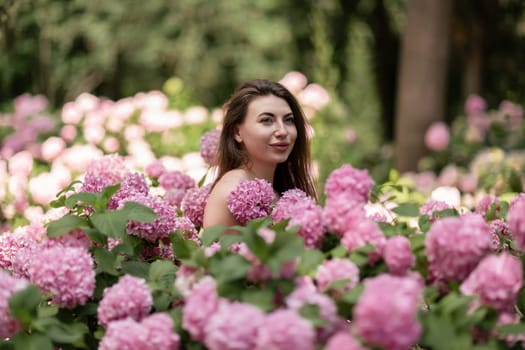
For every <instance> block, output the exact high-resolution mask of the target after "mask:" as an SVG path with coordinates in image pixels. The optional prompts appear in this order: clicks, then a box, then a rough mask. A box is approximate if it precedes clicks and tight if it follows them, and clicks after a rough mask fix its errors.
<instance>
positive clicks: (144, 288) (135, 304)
mask: <svg viewBox="0 0 525 350" xmlns="http://www.w3.org/2000/svg"><path fill="white" fill-rule="evenodd" d="M152 305H153V297H152V295H151V290H150V289H149V287H148V285H147V284H146V281H145V280H144V279H142V278H138V277H134V276H130V275H124V276H122V277H121V278H120V279H119V281H118V282H117V283H116V284H114V285H112V286H111V287H108V288H106V289H104V293H103V296H102V299H101V300H100V303H99V304H98V309H97V316H98V323H99V324H100V325H101V326H103V327H107V325H108V324H109V323H110V322H113V321H116V320H121V319H125V318H128V317H131V318H132V319H134V320H135V321H140V320H141V319H143V318H144V317H145V316H146V315H148V314H149V312H150V310H151V307H152Z"/></svg>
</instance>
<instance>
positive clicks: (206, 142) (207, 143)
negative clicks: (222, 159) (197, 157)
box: [200, 129, 221, 166]
mask: <svg viewBox="0 0 525 350" xmlns="http://www.w3.org/2000/svg"><path fill="white" fill-rule="evenodd" d="M220 138H221V131H220V130H219V129H215V130H211V131H208V132H206V133H204V135H202V137H201V140H200V154H201V157H202V159H204V161H205V162H206V163H208V164H209V165H211V166H215V165H217V149H218V148H219V139H220Z"/></svg>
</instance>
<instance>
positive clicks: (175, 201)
mask: <svg viewBox="0 0 525 350" xmlns="http://www.w3.org/2000/svg"><path fill="white" fill-rule="evenodd" d="M186 191H188V190H181V189H179V188H171V189H169V190H167V191H166V193H165V194H164V196H163V197H162V198H163V199H164V200H165V201H166V202H168V203H169V204H170V205H171V206H173V207H174V208H179V207H180V206H181V204H182V200H183V199H184V196H185V195H186Z"/></svg>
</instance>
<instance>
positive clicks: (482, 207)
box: [476, 194, 501, 217]
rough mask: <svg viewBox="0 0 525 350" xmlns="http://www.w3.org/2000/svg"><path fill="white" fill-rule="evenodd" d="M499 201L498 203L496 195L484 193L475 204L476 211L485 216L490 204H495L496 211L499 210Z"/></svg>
mask: <svg viewBox="0 0 525 350" xmlns="http://www.w3.org/2000/svg"><path fill="white" fill-rule="evenodd" d="M499 203H500V200H499V198H498V197H495V196H492V195H489V194H487V195H484V196H483V197H482V198H481V199H480V200H479V201H478V203H477V204H476V213H478V214H480V215H483V216H484V217H486V216H487V212H488V211H489V209H490V207H491V206H492V204H496V207H495V210H496V211H501V206H499V205H498V204H499Z"/></svg>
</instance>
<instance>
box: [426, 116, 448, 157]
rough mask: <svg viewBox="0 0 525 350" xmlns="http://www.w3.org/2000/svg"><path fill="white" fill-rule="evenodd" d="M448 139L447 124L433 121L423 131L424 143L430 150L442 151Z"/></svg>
mask: <svg viewBox="0 0 525 350" xmlns="http://www.w3.org/2000/svg"><path fill="white" fill-rule="evenodd" d="M449 141H450V131H449V130H448V126H447V124H445V123H443V122H435V123H433V124H432V125H430V127H429V128H428V129H427V132H426V133H425V145H426V146H427V147H428V149H430V150H432V151H443V150H445V149H446V148H447V146H448V143H449Z"/></svg>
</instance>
